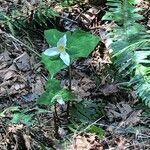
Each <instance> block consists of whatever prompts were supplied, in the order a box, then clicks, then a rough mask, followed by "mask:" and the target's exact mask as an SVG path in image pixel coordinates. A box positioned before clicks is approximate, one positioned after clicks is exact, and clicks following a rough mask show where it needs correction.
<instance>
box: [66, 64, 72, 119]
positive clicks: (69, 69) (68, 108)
mask: <svg viewBox="0 0 150 150" xmlns="http://www.w3.org/2000/svg"><path fill="white" fill-rule="evenodd" d="M68 72H69V91H70V92H71V84H72V83H71V81H72V73H71V65H69V68H68ZM69 110H70V101H68V102H67V118H69Z"/></svg>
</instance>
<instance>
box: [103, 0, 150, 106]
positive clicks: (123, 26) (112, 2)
mask: <svg viewBox="0 0 150 150" xmlns="http://www.w3.org/2000/svg"><path fill="white" fill-rule="evenodd" d="M107 5H108V6H109V10H108V12H107V13H106V15H105V16H104V18H103V20H111V21H115V23H116V24H117V25H118V26H117V27H115V28H113V29H112V31H111V32H110V33H109V37H110V38H112V40H113V43H112V44H111V48H112V49H113V52H112V60H113V62H114V64H115V65H116V66H117V67H118V71H119V73H120V74H122V76H124V77H126V76H128V77H130V81H128V85H129V86H132V87H133V88H134V89H135V90H136V93H137V95H138V96H139V97H140V98H141V99H142V100H143V101H144V102H145V104H146V105H148V106H149V107H150V35H148V34H147V33H146V28H145V27H144V26H143V25H141V24H140V23H139V21H140V20H141V19H143V16H141V15H139V14H138V12H139V9H137V8H136V7H135V0H108V3H107Z"/></svg>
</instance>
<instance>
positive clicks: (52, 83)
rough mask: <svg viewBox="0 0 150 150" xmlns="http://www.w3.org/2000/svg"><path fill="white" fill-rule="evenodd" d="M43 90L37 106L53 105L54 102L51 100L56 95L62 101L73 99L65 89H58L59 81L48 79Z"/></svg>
mask: <svg viewBox="0 0 150 150" xmlns="http://www.w3.org/2000/svg"><path fill="white" fill-rule="evenodd" d="M45 88H46V91H45V92H44V93H43V94H42V95H41V96H40V98H39V99H38V100H37V103H38V104H43V105H53V104H54V103H55V102H56V101H54V100H53V99H54V97H55V96H56V95H60V96H61V97H62V98H63V100H64V101H68V100H71V99H73V98H74V97H75V96H74V95H73V94H72V93H71V92H70V91H68V90H67V89H62V88H61V87H60V81H58V80H56V79H49V80H48V81H47V84H46V87H45Z"/></svg>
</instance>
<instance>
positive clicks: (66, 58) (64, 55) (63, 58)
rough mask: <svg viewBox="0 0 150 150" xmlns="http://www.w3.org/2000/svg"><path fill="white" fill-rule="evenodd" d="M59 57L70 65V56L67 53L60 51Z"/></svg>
mask: <svg viewBox="0 0 150 150" xmlns="http://www.w3.org/2000/svg"><path fill="white" fill-rule="evenodd" d="M60 58H61V59H62V60H63V62H64V63H65V64H66V65H67V66H69V65H70V56H69V54H68V53H66V52H62V53H60Z"/></svg>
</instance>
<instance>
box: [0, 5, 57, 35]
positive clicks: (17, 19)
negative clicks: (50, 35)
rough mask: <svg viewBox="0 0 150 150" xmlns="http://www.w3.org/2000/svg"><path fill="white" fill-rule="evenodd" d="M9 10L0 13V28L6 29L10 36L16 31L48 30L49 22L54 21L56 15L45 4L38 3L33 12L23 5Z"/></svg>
mask: <svg viewBox="0 0 150 150" xmlns="http://www.w3.org/2000/svg"><path fill="white" fill-rule="evenodd" d="M12 7H14V9H12V10H10V11H9V12H5V11H1V12H0V26H2V27H4V28H6V29H8V30H9V31H10V32H11V33H12V34H15V32H17V31H19V32H20V31H26V30H35V29H37V27H39V26H40V27H42V28H48V26H49V24H52V23H51V22H50V20H55V19H56V17H57V16H59V14H58V13H56V12H55V11H54V10H53V8H52V7H50V6H49V5H48V4H47V3H46V2H40V3H39V4H38V6H37V7H35V9H34V10H28V9H27V8H26V6H25V5H23V6H22V7H17V8H15V6H12Z"/></svg>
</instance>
